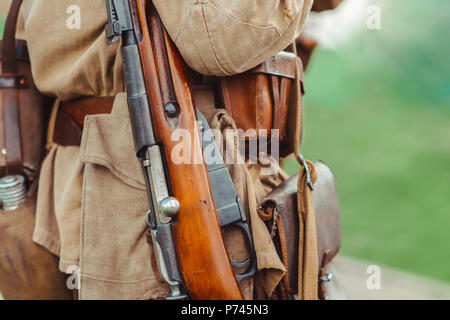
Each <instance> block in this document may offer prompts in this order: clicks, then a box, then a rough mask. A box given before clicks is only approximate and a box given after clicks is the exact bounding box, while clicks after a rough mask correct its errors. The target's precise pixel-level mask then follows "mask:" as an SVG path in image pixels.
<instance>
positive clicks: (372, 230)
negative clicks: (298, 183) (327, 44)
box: [285, 0, 450, 282]
mask: <svg viewBox="0 0 450 320" xmlns="http://www.w3.org/2000/svg"><path fill="white" fill-rule="evenodd" d="M374 2H375V1H374ZM378 3H381V4H382V5H383V4H385V3H387V2H380V1H378ZM382 9H383V10H382V29H381V30H379V31H368V30H366V31H364V32H362V33H360V34H358V35H356V36H355V37H353V38H352V39H351V40H350V41H349V42H348V43H346V44H343V45H341V46H339V47H338V48H337V50H336V51H333V52H331V51H327V50H323V49H322V50H319V51H318V52H316V54H315V56H314V57H313V60H312V62H311V65H310V66H309V70H308V72H307V77H306V81H307V95H306V97H305V100H306V101H305V110H304V112H305V128H304V130H305V139H304V142H303V145H302V150H303V153H304V155H305V157H307V158H310V159H313V160H317V159H322V160H324V161H325V162H327V163H328V164H329V165H330V166H331V167H332V169H333V170H334V172H335V174H336V176H337V180H338V187H339V195H340V203H341V211H342V224H343V247H342V252H343V253H344V254H346V255H351V256H355V257H359V258H363V259H365V260H369V261H374V262H377V263H381V264H385V265H390V266H394V267H397V268H403V269H406V270H409V271H412V272H417V273H421V274H425V275H427V276H431V277H435V278H439V279H443V280H445V281H448V282H450V267H449V266H450V250H449V245H450V232H449V226H450V191H449V183H450V64H449V62H448V58H449V57H450V43H449V40H448V30H449V27H450V19H449V13H450V3H448V2H447V3H444V2H442V1H438V0H430V1H427V2H426V3H425V2H421V1H418V0H414V1H413V0H397V1H395V2H391V3H390V4H389V5H388V6H387V5H385V6H383V7H382ZM417 21H420V22H421V23H416V22H417ZM413 22H414V23H413ZM285 169H287V171H288V172H289V173H291V174H292V173H294V172H296V171H297V170H298V169H299V167H298V165H297V164H296V163H295V161H292V160H289V161H287V163H286V164H285Z"/></svg>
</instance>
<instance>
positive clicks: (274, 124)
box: [219, 51, 303, 156]
mask: <svg viewBox="0 0 450 320" xmlns="http://www.w3.org/2000/svg"><path fill="white" fill-rule="evenodd" d="M297 65H301V62H300V59H299V58H298V57H297V55H296V53H294V52H286V51H282V52H280V53H279V54H277V55H276V56H274V57H272V58H271V59H269V60H267V61H265V62H263V63H262V64H260V65H259V66H257V67H255V68H253V69H251V70H249V71H247V72H244V73H241V74H238V75H234V76H231V77H221V78H219V92H220V97H221V104H222V107H223V108H224V109H226V110H227V111H228V113H229V114H230V115H231V116H232V118H233V119H234V121H235V122H236V125H237V127H238V129H242V130H243V131H244V132H245V138H246V140H252V139H258V138H265V139H268V140H269V141H272V139H275V138H279V145H280V155H282V156H286V155H288V154H290V153H292V152H295V150H296V148H297V147H294V146H293V145H292V144H291V140H292V137H290V136H291V135H295V136H296V137H298V139H295V140H296V142H298V143H299V141H300V138H301V121H298V122H296V123H294V126H295V127H294V128H290V127H289V126H290V125H291V126H292V123H291V124H290V123H289V122H288V119H289V117H290V116H292V115H293V113H295V114H294V117H295V118H296V119H297V118H298V117H297V116H296V115H297V114H298V113H301V110H292V109H298V108H299V106H300V108H301V101H294V103H292V95H293V91H295V90H296V89H297V90H298V88H297V87H295V86H294V82H299V83H302V81H303V74H302V73H303V72H302V70H301V71H300V74H299V72H298V68H297ZM298 87H300V88H303V86H302V85H299V86H298ZM296 99H300V100H301V95H298V97H297V98H296ZM274 129H276V130H279V131H278V134H277V133H276V131H271V130H274ZM290 139H291V140H290Z"/></svg>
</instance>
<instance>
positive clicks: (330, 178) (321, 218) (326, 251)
mask: <svg viewBox="0 0 450 320" xmlns="http://www.w3.org/2000/svg"><path fill="white" fill-rule="evenodd" d="M315 166H316V170H317V174H318V179H317V181H316V183H315V184H314V191H313V192H312V199H313V204H314V209H315V215H316V216H315V220H316V232H317V250H318V257H319V268H320V269H322V268H324V267H325V266H326V265H327V264H328V263H329V262H330V261H331V260H332V259H333V258H334V257H335V256H336V254H337V253H338V252H339V248H340V244H341V225H340V214H339V203H338V195H337V189H336V181H335V178H334V175H333V173H332V172H331V170H330V168H328V166H326V165H325V164H324V163H322V162H317V163H315ZM297 182H298V174H296V175H295V176H292V177H291V178H290V179H289V180H287V181H285V182H284V183H283V184H281V185H280V186H278V187H277V188H276V189H274V190H273V191H272V192H271V193H269V194H268V195H267V197H266V198H265V199H264V200H263V201H262V202H261V209H263V210H264V211H265V213H266V214H267V213H268V212H271V211H273V214H274V215H275V212H277V214H278V216H280V218H281V226H278V227H277V228H276V230H277V233H276V234H277V236H276V237H275V238H278V239H275V240H276V242H278V245H277V250H278V254H279V255H280V257H282V258H283V261H284V263H285V264H286V263H287V270H288V282H289V287H290V289H291V290H293V291H294V292H295V291H296V290H297V288H298V285H297V284H298V281H297V280H298V250H299V221H298V213H297V210H298V208H297ZM270 216H272V214H270ZM272 220H273V219H272ZM278 223H280V221H278ZM266 224H267V226H268V228H269V232H271V231H272V228H273V224H272V222H269V223H266ZM280 229H281V230H282V232H280Z"/></svg>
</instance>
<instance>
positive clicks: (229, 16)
mask: <svg viewBox="0 0 450 320" xmlns="http://www.w3.org/2000/svg"><path fill="white" fill-rule="evenodd" d="M205 5H206V6H209V7H211V8H213V9H216V10H217V11H219V12H220V13H222V14H223V15H224V16H226V17H228V18H230V19H232V20H234V21H236V22H238V23H240V24H243V25H246V26H251V27H255V28H258V29H261V30H264V29H275V31H276V32H277V34H278V36H281V33H280V31H279V30H278V28H277V27H275V26H265V27H263V26H258V25H256V24H253V23H248V22H244V21H242V20H239V19H237V18H236V17H233V16H232V15H230V14H229V13H228V12H226V11H223V10H221V9H219V8H217V7H216V6H214V5H212V4H205ZM205 5H202V6H205Z"/></svg>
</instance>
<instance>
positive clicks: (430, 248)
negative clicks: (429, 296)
mask: <svg viewBox="0 0 450 320" xmlns="http://www.w3.org/2000/svg"><path fill="white" fill-rule="evenodd" d="M372 2H373V3H375V4H379V5H380V6H381V8H382V16H381V18H382V25H381V30H373V31H370V30H368V29H364V30H362V31H361V32H358V33H356V34H354V35H353V36H352V37H349V38H348V39H347V41H346V42H344V43H341V44H340V45H339V46H337V48H336V49H335V50H327V49H324V48H319V49H318V50H317V51H316V52H315V54H314V56H313V58H312V60H311V62H310V66H309V68H308V71H307V74H306V81H307V95H306V97H305V100H306V101H305V109H304V113H305V128H304V141H303V145H302V150H303V153H304V155H305V157H307V158H309V159H312V160H317V159H321V160H324V161H325V162H326V163H328V164H329V165H330V166H331V167H332V169H333V170H334V172H335V174H336V176H337V180H338V187H339V195H340V203H341V211H342V227H343V246H342V253H343V254H345V255H348V256H353V257H357V258H361V259H364V260H368V261H371V262H375V263H380V264H384V265H388V266H393V267H397V268H401V269H405V270H409V271H412V272H416V273H419V274H423V275H427V276H430V277H434V278H438V279H442V280H445V281H447V282H450V250H449V248H450V232H449V229H450V188H449V182H450V63H449V57H450V43H449V31H450V17H449V15H450V2H449V1H442V0H428V1H422V0H396V1H381V0H380V1H372ZM4 17H5V15H2V14H0V34H1V33H2V28H3V26H2V23H1V22H2V20H4ZM285 168H286V170H287V171H288V172H289V173H291V174H292V173H294V172H295V171H296V170H298V169H299V167H298V165H297V164H296V163H295V161H293V160H290V161H287V162H286V164H285Z"/></svg>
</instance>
